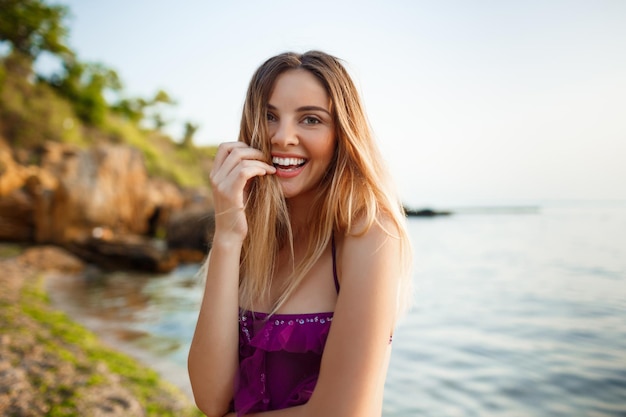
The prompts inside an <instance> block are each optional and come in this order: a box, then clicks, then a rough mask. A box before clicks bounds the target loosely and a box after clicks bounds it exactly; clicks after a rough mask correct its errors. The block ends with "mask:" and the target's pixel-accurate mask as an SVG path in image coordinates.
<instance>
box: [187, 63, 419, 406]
mask: <svg viewBox="0 0 626 417" xmlns="http://www.w3.org/2000/svg"><path fill="white" fill-rule="evenodd" d="M211 183H212V189H213V197H214V203H215V211H216V215H215V220H216V227H215V234H214V238H213V244H212V249H211V252H210V254H209V256H208V258H207V261H206V262H205V265H204V268H203V270H202V274H203V275H204V276H205V277H206V288H205V293H204V297H203V301H202V305H201V308H200V314H199V317H198V323H197V326H196V331H195V334H194V338H193V341H192V345H191V348H190V352H189V375H190V379H191V383H192V387H193V392H194V396H195V399H196V402H197V404H198V406H199V407H200V409H201V410H203V411H204V412H205V413H206V414H207V415H208V416H218V417H221V416H225V415H235V414H236V415H238V416H241V415H259V416H265V415H268V416H270V415H280V416H292V415H293V416H295V415H298V416H320V415H323V416H342V417H346V416H348V417H349V416H359V417H362V416H380V414H381V407H382V396H383V386H384V381H385V375H386V372H387V366H388V362H389V355H390V351H391V335H392V334H393V330H394V326H395V322H396V320H397V317H398V315H399V314H400V312H401V310H402V309H403V307H404V304H405V303H404V302H403V297H402V296H408V295H409V294H410V292H408V291H406V289H407V286H408V279H409V277H410V274H409V266H410V265H411V260H410V247H409V246H410V245H409V241H408V237H407V232H406V228H405V218H404V213H403V211H402V206H401V204H400V201H399V199H398V198H397V196H396V195H395V194H394V193H393V192H392V191H391V190H393V189H394V188H393V187H392V186H391V182H390V179H389V176H388V174H387V171H386V170H385V169H384V165H383V164H382V160H381V156H380V154H379V152H378V149H377V147H376V145H375V143H374V141H373V139H372V137H371V134H370V132H369V127H368V125H367V122H366V117H365V114H364V112H363V109H362V106H361V102H360V99H359V97H358V94H357V92H356V89H355V87H354V84H353V83H352V80H351V79H350V77H349V76H348V74H347V72H346V71H345V69H344V67H343V66H342V65H341V63H340V61H339V60H338V59H337V58H335V57H332V56H330V55H328V54H325V53H323V52H317V51H311V52H307V53H305V54H302V55H300V54H295V53H285V54H281V55H278V56H275V57H273V58H270V59H269V60H267V61H266V62H265V63H264V64H263V65H261V67H260V68H259V69H258V70H257V72H256V73H255V74H254V76H253V77H252V81H251V82H250V86H249V88H248V93H247V97H246V101H245V104H244V111H243V116H242V121H241V130H240V135H239V141H238V142H231V143H224V144H222V145H220V147H219V150H218V152H217V155H216V157H215V164H214V168H213V171H212V173H211ZM236 323H239V325H238V326H237V325H236ZM278 410H280V411H278Z"/></svg>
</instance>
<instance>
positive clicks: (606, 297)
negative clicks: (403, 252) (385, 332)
mask: <svg viewBox="0 0 626 417" xmlns="http://www.w3.org/2000/svg"><path fill="white" fill-rule="evenodd" d="M409 228H410V233H411V236H412V240H413V245H414V251H415V277H414V278H415V286H416V291H415V307H414V309H413V310H412V311H411V313H410V314H409V315H408V316H407V317H406V318H405V319H404V320H403V321H402V322H401V324H400V326H399V328H398V329H397V331H396V334H395V335H394V341H393V346H394V350H393V354H392V360H391V365H390V369H389V375H388V380H387V386H386V392H385V405H384V416H386V417H392V416H393V417H396V416H433V417H434V416H437V417H440V416H441V417H448V416H450V417H451V416H497V417H505V416H506V417H514V416H515V417H517V416H519V417H529V416H542V417H543V416H569V417H572V416H590V417H601V416H622V417H624V416H626V204H604V205H600V204H595V205H590V204H587V205H580V204H579V205H576V206H574V205H569V206H568V205H560V206H559V205H552V206H548V207H543V208H541V209H540V210H539V211H538V212H535V213H532V212H531V213H516V214H514V213H482V214H481V213H465V214H457V215H454V216H450V217H441V218H433V219H411V220H409ZM195 271H196V267H195V266H186V267H181V268H179V269H177V270H176V271H174V272H173V273H172V274H169V275H167V276H161V277H154V276H152V277H151V276H141V275H132V276H128V275H127V274H119V273H118V274H112V275H109V276H106V277H91V278H89V279H80V280H77V279H68V278H61V277H59V278H56V279H53V280H51V282H50V285H51V287H52V293H53V299H54V300H56V302H57V303H58V304H59V305H64V308H65V309H67V310H68V311H69V312H70V313H71V314H73V315H74V316H75V317H77V318H79V319H80V320H81V321H83V322H84V323H86V324H87V325H88V326H91V327H94V328H96V329H98V331H99V332H100V333H101V334H103V335H104V336H105V338H107V340H109V341H110V342H111V343H115V344H116V345H117V346H119V347H122V348H123V349H126V350H128V351H130V352H131V353H133V354H135V355H138V356H140V357H141V358H143V359H144V360H146V361H147V362H150V363H151V364H157V365H158V368H159V370H161V371H162V372H163V373H164V374H166V375H167V376H168V377H170V378H171V379H172V380H173V381H174V382H176V383H178V384H179V385H182V386H183V388H185V387H188V385H186V384H187V379H186V370H185V366H186V365H185V363H186V355H187V350H188V348H189V342H190V339H191V336H192V333H193V330H194V325H195V320H196V315H197V310H198V308H199V302H200V297H201V289H200V288H199V286H198V285H197V283H196V282H195V280H194V278H193V274H194V273H195ZM130 278H132V279H130ZM186 389H187V388H186Z"/></svg>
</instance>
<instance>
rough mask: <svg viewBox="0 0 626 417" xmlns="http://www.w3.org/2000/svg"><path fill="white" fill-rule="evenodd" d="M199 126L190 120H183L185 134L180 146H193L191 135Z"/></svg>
mask: <svg viewBox="0 0 626 417" xmlns="http://www.w3.org/2000/svg"><path fill="white" fill-rule="evenodd" d="M199 128H200V126H198V125H197V124H193V123H191V122H185V134H184V135H183V140H182V142H181V144H180V145H181V146H182V147H184V148H191V147H192V146H193V136H194V135H195V134H196V132H197V131H198V129H199Z"/></svg>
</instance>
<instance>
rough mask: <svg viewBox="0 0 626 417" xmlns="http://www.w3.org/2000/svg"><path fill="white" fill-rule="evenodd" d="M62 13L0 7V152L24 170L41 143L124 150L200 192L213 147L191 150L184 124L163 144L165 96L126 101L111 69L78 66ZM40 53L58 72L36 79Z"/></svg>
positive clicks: (35, 4)
mask: <svg viewBox="0 0 626 417" xmlns="http://www.w3.org/2000/svg"><path fill="white" fill-rule="evenodd" d="M68 12H69V11H68V9H67V7H65V6H60V5H48V4H46V3H45V2H43V1H41V0H25V1H24V0H20V1H18V0H0V13H1V15H2V18H1V19H0V46H1V47H2V48H0V50H2V51H4V53H3V54H2V55H0V146H1V145H2V143H4V144H6V145H9V146H10V147H11V148H12V149H13V151H14V153H15V155H16V156H17V157H18V160H20V162H22V163H30V164H32V163H37V161H36V160H35V159H36V156H33V155H36V152H32V151H34V150H36V149H37V148H38V147H39V146H41V145H42V144H43V143H44V142H45V141H54V142H62V143H70V144H73V145H76V146H78V147H89V146H92V145H95V144H98V143H102V142H107V143H119V144H127V145H130V146H133V147H135V148H137V149H139V150H140V151H141V152H142V153H143V155H144V158H145V162H146V167H147V169H148V172H149V173H150V175H152V176H157V177H162V178H165V179H167V180H171V181H174V182H175V183H177V184H179V185H181V186H202V185H207V179H208V171H209V170H210V167H211V163H212V159H213V156H214V154H215V147H213V146H204V147H203V146H197V145H195V144H194V143H193V137H194V134H195V133H196V131H197V130H198V128H199V126H198V125H196V124H194V123H192V122H186V123H185V133H184V135H183V137H181V138H172V137H170V136H169V135H168V134H166V133H165V131H164V128H165V127H166V125H167V124H166V122H165V121H164V117H163V116H162V113H163V111H164V109H167V107H169V106H174V105H175V102H174V100H173V99H172V98H171V97H170V96H169V95H168V94H167V93H166V92H164V91H162V90H159V91H156V93H155V95H154V96H153V97H150V98H143V97H128V96H127V94H126V93H125V92H124V88H123V83H122V81H121V80H120V78H119V76H118V74H117V73H116V72H115V71H114V70H112V69H110V68H107V67H106V66H105V65H103V64H101V63H90V62H82V61H81V60H80V59H79V57H78V56H77V55H76V53H75V52H74V51H73V50H72V49H71V48H70V47H69V46H68V45H67V35H68V29H67V25H66V17H67V15H68ZM42 54H46V55H48V57H47V58H50V57H52V59H54V60H57V61H58V62H60V63H61V65H60V68H61V69H60V70H59V71H57V72H56V73H53V74H46V75H43V74H39V73H37V71H36V70H35V65H34V63H35V62H36V60H37V59H38V58H39V57H40V56H41V55H42ZM0 169H1V167H0Z"/></svg>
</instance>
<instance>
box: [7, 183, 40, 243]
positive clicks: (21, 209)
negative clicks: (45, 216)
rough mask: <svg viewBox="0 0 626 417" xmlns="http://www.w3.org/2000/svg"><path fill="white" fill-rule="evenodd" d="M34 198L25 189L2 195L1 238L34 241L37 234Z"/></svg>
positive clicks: (15, 240) (13, 240)
mask: <svg viewBox="0 0 626 417" xmlns="http://www.w3.org/2000/svg"><path fill="white" fill-rule="evenodd" d="M33 213H34V207H33V199H32V197H31V196H30V195H28V193H26V192H25V191H24V190H20V189H17V190H13V191H12V192H11V193H10V194H9V195H5V196H0V240H4V241H11V242H32V241H33V239H34V236H35V224H34V222H33Z"/></svg>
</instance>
